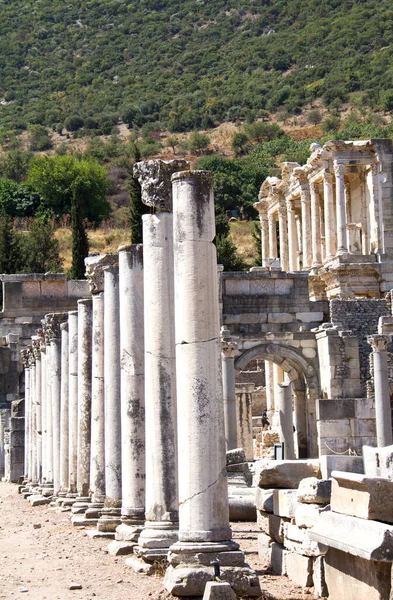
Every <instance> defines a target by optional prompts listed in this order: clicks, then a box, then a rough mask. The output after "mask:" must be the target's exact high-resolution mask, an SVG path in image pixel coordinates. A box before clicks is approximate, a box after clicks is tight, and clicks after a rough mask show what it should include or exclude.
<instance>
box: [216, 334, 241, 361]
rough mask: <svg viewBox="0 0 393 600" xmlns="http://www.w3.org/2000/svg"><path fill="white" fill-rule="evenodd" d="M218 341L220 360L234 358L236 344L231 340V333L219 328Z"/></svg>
mask: <svg viewBox="0 0 393 600" xmlns="http://www.w3.org/2000/svg"><path fill="white" fill-rule="evenodd" d="M220 340H221V356H222V358H234V357H235V354H236V350H237V343H236V342H235V341H233V340H232V339H231V332H230V330H229V329H227V328H226V327H221V332H220Z"/></svg>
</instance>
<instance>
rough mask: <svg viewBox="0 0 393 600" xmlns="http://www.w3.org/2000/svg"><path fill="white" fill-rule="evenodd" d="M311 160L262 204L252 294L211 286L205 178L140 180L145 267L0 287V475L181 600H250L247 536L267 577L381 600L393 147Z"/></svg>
mask: <svg viewBox="0 0 393 600" xmlns="http://www.w3.org/2000/svg"><path fill="white" fill-rule="evenodd" d="M310 150H311V155H310V157H309V159H308V161H307V163H306V164H305V165H299V164H297V163H284V164H283V166H282V175H281V178H279V177H268V178H267V179H266V181H265V182H264V183H263V185H262V187H261V191H260V195H259V199H258V202H256V203H255V207H256V209H257V210H258V212H259V216H260V222H261V247H262V265H261V266H259V267H253V268H251V269H250V270H249V271H248V272H225V271H223V269H222V267H220V266H219V265H218V266H217V260H216V252H215V246H214V244H213V239H214V236H215V225H214V222H215V220H214V199H213V181H212V176H211V174H210V173H208V172H203V171H192V170H189V165H188V163H187V162H186V161H184V160H173V161H163V160H151V161H146V162H141V163H138V164H137V165H136V166H135V174H136V176H137V177H138V178H139V181H140V183H141V186H142V198H143V202H144V203H145V204H146V205H148V206H150V207H151V214H148V215H145V216H144V217H143V245H131V246H126V247H121V248H119V252H118V254H116V255H91V256H89V257H88V258H87V259H86V277H87V280H86V281H68V282H67V281H66V278H65V276H63V275H59V274H46V275H18V276H17V275H15V276H12V275H8V276H6V275H4V276H2V289H3V310H2V312H1V313H0V339H1V345H0V416H1V419H0V475H1V476H2V477H3V478H4V479H5V480H6V481H10V482H16V483H19V485H20V492H21V493H22V494H23V495H24V496H25V497H26V498H27V500H28V501H29V502H31V504H32V505H33V506H34V505H38V504H49V503H51V505H52V506H57V507H58V508H59V510H69V511H70V515H71V520H72V523H73V524H74V525H75V526H76V527H80V526H84V527H86V528H87V529H86V531H87V533H88V535H90V536H91V537H95V536H100V537H107V538H108V552H109V554H110V555H117V556H118V555H124V557H125V558H124V560H125V563H126V564H127V565H128V566H129V567H130V568H132V569H134V570H135V571H136V572H138V573H141V576H142V575H143V574H145V575H146V574H150V573H152V572H153V571H154V569H155V568H156V566H157V564H161V565H164V567H165V569H166V572H165V580H164V582H165V587H166V589H167V590H168V591H170V592H171V593H172V594H173V595H175V596H180V597H181V596H199V597H201V596H203V597H204V599H206V600H207V599H208V598H211V599H213V598H223V599H224V598H230V597H232V595H233V594H235V595H234V596H233V597H236V596H238V597H256V598H257V597H259V596H261V593H262V592H261V587H260V582H259V580H258V577H257V575H256V573H255V572H254V571H253V570H252V569H250V568H249V566H248V565H247V563H246V561H245V556H244V553H243V552H242V550H241V548H239V546H238V544H237V543H235V542H234V541H233V540H232V533H231V528H230V520H251V521H256V523H257V525H258V527H259V529H260V534H259V537H258V552H259V555H260V557H261V561H264V562H265V563H266V562H268V563H269V564H270V568H271V570H272V572H273V573H276V574H279V575H287V576H288V577H289V578H291V579H292V580H293V581H295V582H296V583H298V584H299V585H302V586H304V587H313V588H314V593H315V594H316V595H318V596H320V597H327V596H329V597H330V598H332V599H333V600H344V599H345V600H352V599H356V600H363V599H366V598H367V600H370V599H371V600H373V599H374V598H375V599H377V598H378V599H383V600H384V599H386V600H388V599H389V598H390V597H391V596H390V595H391V592H392V585H391V566H392V562H393V516H392V512H391V506H392V502H393V440H392V417H391V410H392V398H393V376H392V369H393V354H392V352H393V346H392V335H393V306H392V290H393V145H392V142H391V141H390V140H385V139H379V140H368V141H356V142H344V141H332V142H327V143H326V144H324V146H323V147H321V146H319V145H317V144H312V146H311V149H310ZM107 560H110V557H108V558H107ZM261 582H262V590H263V578H262V579H261ZM220 594H221V595H220Z"/></svg>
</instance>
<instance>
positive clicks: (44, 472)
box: [40, 330, 47, 485]
mask: <svg viewBox="0 0 393 600" xmlns="http://www.w3.org/2000/svg"><path fill="white" fill-rule="evenodd" d="M41 331H42V334H41V341H40V350H41V415H42V416H41V421H42V484H43V485H45V484H46V481H47V465H46V452H47V451H46V448H47V424H46V420H47V416H46V414H47V407H46V388H47V385H46V344H45V336H44V332H43V330H41Z"/></svg>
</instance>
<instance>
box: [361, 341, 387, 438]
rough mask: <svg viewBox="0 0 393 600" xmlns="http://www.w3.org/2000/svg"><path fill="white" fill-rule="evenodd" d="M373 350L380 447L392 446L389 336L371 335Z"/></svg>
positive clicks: (376, 415) (376, 416) (370, 342)
mask: <svg viewBox="0 0 393 600" xmlns="http://www.w3.org/2000/svg"><path fill="white" fill-rule="evenodd" d="M367 341H368V343H369V344H370V345H371V347H372V350H373V361H374V395H375V419H376V425H377V445H378V447H383V446H391V445H392V443H393V441H392V409H391V405H390V390H389V370H388V362H387V352H388V344H389V342H390V341H391V336H389V335H371V336H369V337H368V338H367Z"/></svg>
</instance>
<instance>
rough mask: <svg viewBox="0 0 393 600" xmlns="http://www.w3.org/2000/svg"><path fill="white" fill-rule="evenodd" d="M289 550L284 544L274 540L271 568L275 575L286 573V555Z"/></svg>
mask: <svg viewBox="0 0 393 600" xmlns="http://www.w3.org/2000/svg"><path fill="white" fill-rule="evenodd" d="M287 554H288V551H287V550H285V548H284V546H283V545H282V544H278V543H277V542H273V543H272V545H271V552H270V569H271V572H272V573H273V574H274V575H286V574H287V569H286V556H287Z"/></svg>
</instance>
